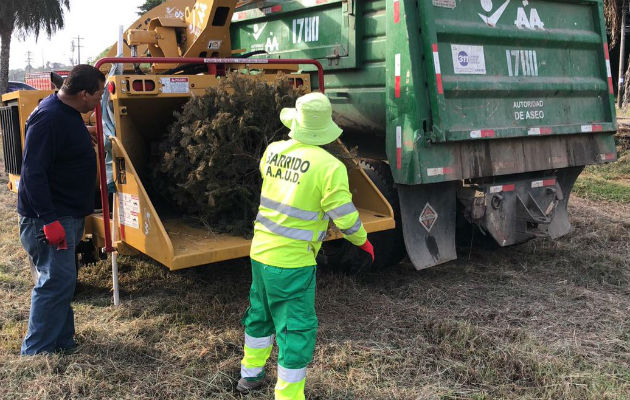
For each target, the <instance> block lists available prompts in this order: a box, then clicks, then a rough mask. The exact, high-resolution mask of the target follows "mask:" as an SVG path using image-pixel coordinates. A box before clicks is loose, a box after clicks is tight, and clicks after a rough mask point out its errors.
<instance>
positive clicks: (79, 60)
mask: <svg viewBox="0 0 630 400" xmlns="http://www.w3.org/2000/svg"><path fill="white" fill-rule="evenodd" d="M75 39H76V40H77V64H81V47H83V46H81V39H85V38H82V37H81V36H77V37H76V38H75Z"/></svg>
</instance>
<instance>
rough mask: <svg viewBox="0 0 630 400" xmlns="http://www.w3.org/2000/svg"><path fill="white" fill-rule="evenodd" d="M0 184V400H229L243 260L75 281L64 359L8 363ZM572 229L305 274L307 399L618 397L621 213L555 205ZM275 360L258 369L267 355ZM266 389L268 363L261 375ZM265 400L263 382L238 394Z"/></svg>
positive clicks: (21, 273) (11, 356)
mask: <svg viewBox="0 0 630 400" xmlns="http://www.w3.org/2000/svg"><path fill="white" fill-rule="evenodd" d="M5 183H6V176H4V174H3V175H2V177H0V187H2V189H0V232H1V237H0V252H1V253H0V254H1V255H0V301H2V304H3V306H2V310H1V311H0V382H2V384H1V385H0V398H3V399H18V398H19V399H23V398H29V399H61V398H64V399H79V398H81V399H112V398H117V399H172V398H173V399H174V398H182V399H183V398H186V399H240V398H241V396H240V395H239V394H237V393H236V392H235V391H234V385H235V381H236V379H237V378H238V370H239V359H240V356H241V345H242V329H241V326H240V325H239V321H240V317H241V315H242V312H243V311H244V309H245V307H246V305H247V304H246V298H247V292H248V287H249V283H250V274H249V269H248V265H247V261H246V260H237V261H234V262H231V263H225V264H219V265H213V266H207V267H201V268H196V269H191V270H186V271H182V272H177V273H171V272H168V271H166V270H165V269H164V268H162V267H160V266H158V265H156V264H155V263H154V262H152V261H150V260H147V259H142V258H122V259H121V288H122V290H123V292H122V296H121V298H122V306H121V307H119V308H114V307H113V306H112V305H111V297H110V293H109V285H110V276H109V266H108V265H107V264H106V263H100V264H98V265H96V266H93V267H87V268H84V269H82V270H81V272H80V276H79V283H80V287H79V290H78V292H77V295H76V300H75V303H74V307H75V313H76V322H77V339H78V342H79V344H80V348H79V351H78V353H76V354H74V355H70V356H58V355H54V356H37V357H29V358H21V357H19V356H18V351H19V346H20V341H21V337H22V336H23V334H24V332H25V330H26V324H27V319H28V309H29V289H30V273H29V271H28V268H27V266H26V264H25V256H24V253H23V251H22V249H21V247H20V244H19V240H18V234H17V229H16V223H15V221H16V216H15V195H14V194H12V193H8V192H7V191H6V190H5V189H4V185H5ZM570 208H571V214H572V217H573V224H574V230H573V232H572V233H571V234H569V235H568V236H566V237H564V238H562V239H561V240H558V241H556V242H552V241H549V240H535V241H532V242H530V243H527V244H525V245H521V246H516V247H513V248H509V249H501V250H498V251H495V252H482V251H476V250H472V251H471V252H470V255H469V256H468V251H467V250H464V251H463V252H461V254H462V255H461V256H460V257H461V258H460V260H459V261H457V262H452V263H449V264H446V265H443V266H440V267H436V268H432V269H429V270H425V271H421V272H417V271H415V270H413V268H412V267H411V266H410V265H409V264H404V263H403V264H401V265H399V266H397V267H394V268H392V269H390V270H388V271H385V272H383V273H381V274H378V275H371V276H367V277H365V278H363V279H361V280H357V279H351V278H348V277H342V276H338V275H334V274H330V273H325V272H324V271H320V274H319V282H318V302H317V309H318V315H319V319H320V331H319V336H318V342H317V347H316V351H315V361H314V363H313V364H312V366H311V368H310V370H309V378H308V382H307V398H309V399H311V400H312V399H322V400H323V399H383V400H385V399H499V398H505V399H626V398H628V393H630V372H629V371H628V365H629V363H630V342H629V341H630V333H629V326H628V315H629V308H630V302H629V296H628V295H629V294H630V291H629V290H628V284H629V282H630V266H629V263H628V256H629V254H630V251H629V250H630V237H629V230H630V223H629V222H628V215H630V207H629V206H628V205H627V204H613V203H611V204H607V203H596V202H592V201H589V200H582V199H579V198H574V199H573V200H572V201H571V206H570ZM275 357H276V355H275V352H274V355H273V356H272V361H273V360H275ZM270 376H271V379H275V368H272V370H271V372H270ZM271 397H272V389H271V387H270V388H268V389H266V390H264V391H263V392H262V393H261V394H259V395H255V396H250V398H251V399H267V398H271Z"/></svg>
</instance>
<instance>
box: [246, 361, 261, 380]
mask: <svg viewBox="0 0 630 400" xmlns="http://www.w3.org/2000/svg"><path fill="white" fill-rule="evenodd" d="M262 372H263V367H254V368H247V367H246V366H244V365H243V364H241V378H257V377H258V376H259V375H260V374H261V373H262Z"/></svg>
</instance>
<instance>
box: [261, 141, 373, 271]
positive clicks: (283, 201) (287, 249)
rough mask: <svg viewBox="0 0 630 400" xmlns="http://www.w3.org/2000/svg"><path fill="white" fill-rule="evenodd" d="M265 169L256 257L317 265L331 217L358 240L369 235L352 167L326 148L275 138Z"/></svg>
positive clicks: (358, 242)
mask: <svg viewBox="0 0 630 400" xmlns="http://www.w3.org/2000/svg"><path fill="white" fill-rule="evenodd" d="M260 172H261V174H262V177H263V184H262V191H261V195H260V207H259V209H258V215H257V217H256V222H255V224H254V239H253V240H252V247H251V250H250V257H251V258H252V259H253V260H256V261H258V262H260V263H263V264H267V265H273V266H276V267H282V268H299V267H306V266H311V265H315V256H316V255H317V252H318V251H319V249H320V247H321V245H322V241H323V240H324V238H325V237H326V230H327V228H328V222H329V220H330V219H331V218H332V220H333V222H334V224H335V225H336V226H337V228H339V230H340V231H341V232H342V233H343V234H344V237H345V238H346V239H347V240H349V241H350V242H351V243H352V244H354V245H357V246H360V245H362V244H363V243H365V241H366V240H367V232H366V231H365V229H364V228H363V224H362V223H361V219H360V218H359V213H358V211H357V209H356V208H355V207H354V204H352V195H351V194H350V190H349V188H348V173H347V171H346V167H345V166H344V165H343V163H341V161H339V160H337V159H336V158H335V157H334V156H332V155H331V154H330V153H328V152H327V151H326V150H324V149H323V148H321V147H319V146H314V145H308V144H303V143H300V142H298V141H296V140H293V139H292V140H285V141H280V142H274V143H271V144H270V145H269V146H268V147H267V149H266V150H265V153H264V154H263V157H262V159H261V160H260Z"/></svg>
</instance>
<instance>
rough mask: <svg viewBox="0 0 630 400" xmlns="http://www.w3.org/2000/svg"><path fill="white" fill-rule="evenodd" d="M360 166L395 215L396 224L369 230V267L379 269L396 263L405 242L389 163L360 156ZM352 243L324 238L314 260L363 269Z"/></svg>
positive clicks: (352, 270) (332, 266)
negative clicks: (372, 262) (371, 260)
mask: <svg viewBox="0 0 630 400" xmlns="http://www.w3.org/2000/svg"><path fill="white" fill-rule="evenodd" d="M359 164H360V165H361V168H363V170H364V171H365V173H366V174H367V175H368V177H369V178H370V179H371V180H372V182H374V184H375V185H376V187H377V188H378V190H380V191H381V193H383V196H385V198H386V199H387V201H388V202H389V204H391V206H392V208H393V210H394V217H395V219H396V228H395V229H391V230H388V231H382V232H375V233H370V234H369V236H368V237H369V239H370V242H371V243H372V245H373V246H374V259H375V260H374V264H373V265H372V267H371V268H370V269H371V270H378V269H383V268H386V267H390V266H392V265H396V264H398V263H399V262H400V261H401V260H402V259H403V258H404V257H405V255H406V250H405V242H404V239H403V234H402V224H401V221H400V206H399V204H398V193H397V191H396V188H394V179H393V178H392V174H391V172H390V170H389V165H387V164H386V163H384V162H382V161H373V160H361V161H360V162H359ZM360 251H361V250H359V249H358V248H357V247H356V246H353V245H352V244H351V243H350V242H348V241H347V240H333V241H330V242H324V243H323V245H322V249H321V251H320V253H319V255H318V256H317V264H318V265H319V266H320V267H323V268H326V269H334V270H336V271H340V272H344V273H348V274H353V275H354V274H359V273H362V272H365V269H366V268H364V264H363V260H362V257H360V255H361V254H360V253H359V252H360Z"/></svg>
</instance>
